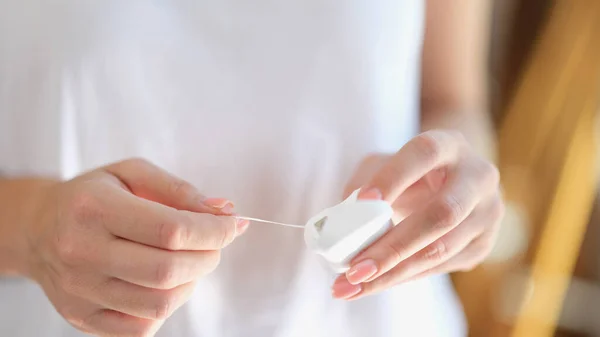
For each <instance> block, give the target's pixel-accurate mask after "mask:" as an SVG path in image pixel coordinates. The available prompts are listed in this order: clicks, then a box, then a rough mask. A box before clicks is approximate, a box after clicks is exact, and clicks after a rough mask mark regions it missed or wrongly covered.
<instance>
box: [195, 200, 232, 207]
mask: <svg viewBox="0 0 600 337" xmlns="http://www.w3.org/2000/svg"><path fill="white" fill-rule="evenodd" d="M202 202H203V203H204V204H205V205H207V206H210V207H214V208H218V209H222V208H224V207H226V206H227V205H232V206H233V204H232V203H231V201H229V200H227V199H223V198H207V199H204V200H203V201H202Z"/></svg>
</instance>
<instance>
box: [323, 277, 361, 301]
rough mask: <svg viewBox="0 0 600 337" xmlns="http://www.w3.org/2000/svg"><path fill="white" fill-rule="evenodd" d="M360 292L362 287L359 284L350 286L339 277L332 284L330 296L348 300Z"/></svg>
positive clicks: (343, 278)
mask: <svg viewBox="0 0 600 337" xmlns="http://www.w3.org/2000/svg"><path fill="white" fill-rule="evenodd" d="M361 291H362V286H361V285H360V284H350V283H348V280H346V278H345V277H340V278H339V279H338V280H337V281H335V283H334V284H333V288H332V292H331V294H332V296H333V297H335V298H339V299H347V298H350V297H352V296H354V295H356V294H358V293H360V292H361Z"/></svg>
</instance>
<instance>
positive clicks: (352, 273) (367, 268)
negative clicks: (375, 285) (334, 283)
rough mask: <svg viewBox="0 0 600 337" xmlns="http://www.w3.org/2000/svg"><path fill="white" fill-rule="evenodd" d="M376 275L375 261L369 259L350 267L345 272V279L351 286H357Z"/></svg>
mask: <svg viewBox="0 0 600 337" xmlns="http://www.w3.org/2000/svg"><path fill="white" fill-rule="evenodd" d="M376 273H377V264H376V263H375V261H373V260H371V259H369V260H364V261H361V262H359V263H357V264H355V265H354V266H352V267H351V268H350V269H349V270H348V271H347V272H346V278H348V282H350V283H351V284H359V283H363V282H365V281H367V280H368V279H370V278H371V277H372V276H373V275H375V274H376Z"/></svg>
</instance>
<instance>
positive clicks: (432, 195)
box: [332, 0, 504, 300]
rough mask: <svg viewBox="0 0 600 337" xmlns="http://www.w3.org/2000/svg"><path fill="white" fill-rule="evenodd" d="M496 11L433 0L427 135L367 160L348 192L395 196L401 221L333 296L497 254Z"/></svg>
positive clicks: (500, 207)
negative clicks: (491, 63)
mask: <svg viewBox="0 0 600 337" xmlns="http://www.w3.org/2000/svg"><path fill="white" fill-rule="evenodd" d="M489 10H490V2H489V1H470V0H458V1H444V0H430V1H428V2H427V24H426V34H425V43H424V50H423V70H422V74H423V88H422V131H423V133H421V134H420V135H418V136H417V137H415V138H413V139H412V140H411V141H409V142H408V143H407V144H406V145H405V146H403V147H402V148H401V149H400V150H399V151H398V152H397V153H395V154H392V155H388V154H375V155H373V156H370V157H369V158H366V159H365V160H364V161H363V162H362V164H361V165H360V166H359V168H358V169H357V171H356V173H355V175H354V177H353V178H352V179H351V181H350V183H349V185H348V188H347V191H348V192H349V191H353V190H355V189H357V188H361V191H362V192H361V197H362V198H365V199H383V200H386V201H388V202H389V203H390V204H392V205H393V207H394V210H395V212H396V218H398V219H400V220H401V223H400V224H399V225H398V226H396V227H394V228H393V229H392V230H390V231H389V232H388V233H386V235H384V236H383V237H382V238H381V239H380V240H378V241H377V242H375V243H374V244H372V245H371V246H370V247H368V248H367V249H366V250H365V251H363V252H361V253H360V254H359V255H358V256H357V257H356V258H355V259H354V260H353V261H352V263H351V268H350V269H349V270H348V272H346V274H345V275H341V276H340V277H338V278H337V280H336V281H335V283H334V285H333V288H332V291H333V296H334V297H336V298H340V299H346V300H355V299H359V298H361V297H364V296H367V295H370V294H374V293H377V292H381V291H384V290H386V289H389V288H390V287H393V286H395V285H398V284H400V283H403V282H408V281H412V280H415V279H419V278H422V277H427V276H431V275H435V274H440V273H451V272H456V271H467V270H471V269H472V268H474V267H475V266H477V265H478V264H480V263H481V262H482V261H483V260H484V259H485V257H486V256H487V255H488V254H489V252H490V251H491V249H492V247H493V245H494V241H495V239H496V235H497V233H498V230H499V225H500V221H501V219H502V216H503V214H504V204H503V202H502V198H501V195H500V189H499V174H498V170H497V169H496V167H495V166H494V164H493V163H494V161H495V142H494V137H493V132H492V127H491V121H490V115H489V112H488V111H487V109H486V104H487V99H486V96H487V90H486V87H487V83H486V81H487V76H486V60H487V45H488V36H489V31H488V27H489V22H488V18H489Z"/></svg>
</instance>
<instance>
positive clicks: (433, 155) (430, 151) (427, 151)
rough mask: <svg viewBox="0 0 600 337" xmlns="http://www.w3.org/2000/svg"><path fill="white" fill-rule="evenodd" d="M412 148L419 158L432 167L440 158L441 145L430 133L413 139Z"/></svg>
mask: <svg viewBox="0 0 600 337" xmlns="http://www.w3.org/2000/svg"><path fill="white" fill-rule="evenodd" d="M414 146H415V148H416V151H417V152H418V154H419V156H421V157H423V158H424V159H425V160H426V161H427V162H429V163H431V164H432V165H433V164H434V163H436V162H438V160H439V159H440V158H441V156H442V145H441V144H440V142H439V141H438V139H437V138H436V137H435V136H434V135H433V133H431V132H424V133H422V134H420V135H418V136H417V137H415V139H414Z"/></svg>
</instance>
